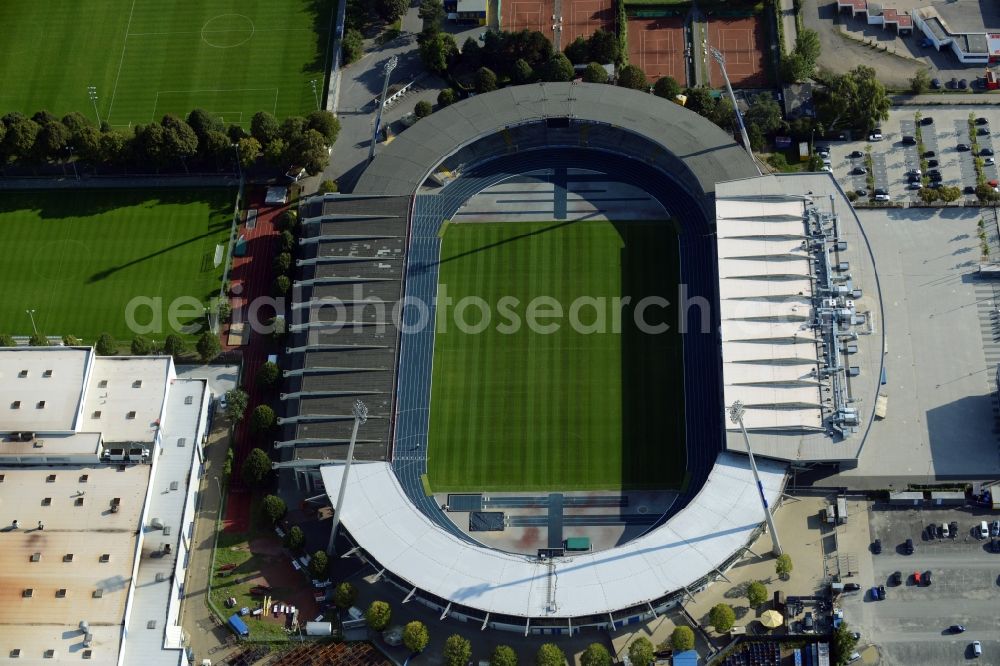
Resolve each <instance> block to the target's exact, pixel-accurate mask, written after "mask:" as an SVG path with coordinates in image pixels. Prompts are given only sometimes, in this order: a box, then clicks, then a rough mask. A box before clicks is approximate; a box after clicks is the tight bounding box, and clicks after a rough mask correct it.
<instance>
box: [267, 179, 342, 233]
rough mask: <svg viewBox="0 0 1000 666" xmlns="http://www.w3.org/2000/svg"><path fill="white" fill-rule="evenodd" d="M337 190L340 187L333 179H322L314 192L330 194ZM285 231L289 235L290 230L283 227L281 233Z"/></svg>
mask: <svg viewBox="0 0 1000 666" xmlns="http://www.w3.org/2000/svg"><path fill="white" fill-rule="evenodd" d="M339 191H340V188H339V187H338V186H337V181H335V180H324V181H322V182H321V183H320V184H319V189H318V190H316V192H317V193H318V194H332V193H334V192H339ZM285 232H288V234H289V235H291V233H292V232H290V231H288V229H285V231H283V232H281V233H285Z"/></svg>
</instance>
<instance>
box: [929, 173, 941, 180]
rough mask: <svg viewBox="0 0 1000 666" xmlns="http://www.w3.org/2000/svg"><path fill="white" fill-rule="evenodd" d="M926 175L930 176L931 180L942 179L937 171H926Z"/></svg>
mask: <svg viewBox="0 0 1000 666" xmlns="http://www.w3.org/2000/svg"><path fill="white" fill-rule="evenodd" d="M927 177H928V178H930V179H931V180H935V181H940V180H942V178H941V173H940V172H939V171H928V172H927Z"/></svg>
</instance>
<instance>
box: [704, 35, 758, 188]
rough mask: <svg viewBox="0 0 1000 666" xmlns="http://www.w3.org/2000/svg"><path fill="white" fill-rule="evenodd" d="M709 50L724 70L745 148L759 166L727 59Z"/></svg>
mask: <svg viewBox="0 0 1000 666" xmlns="http://www.w3.org/2000/svg"><path fill="white" fill-rule="evenodd" d="M708 50H709V52H710V53H711V54H712V57H713V58H714V59H715V62H717V63H719V69H721V70H722V78H723V80H724V81H725V82H726V90H727V91H728V92H729V101H731V102H732V103H733V111H735V112H736V122H737V123H738V124H739V126H740V136H741V137H742V138H743V147H744V148H746V151H747V153H749V154H750V159H751V160H753V163H754V166H757V160H756V159H754V156H753V149H752V148H750V137H748V136H747V128H746V126H745V125H744V124H743V114H742V113H740V107H739V105H738V104H737V103H736V95H735V93H733V86H732V85H731V84H730V83H729V74H728V73H727V72H726V57H725V56H724V55H722V52H721V51H719V49H717V48H715V47H714V46H709V47H708ZM757 173H760V168H758V169H757Z"/></svg>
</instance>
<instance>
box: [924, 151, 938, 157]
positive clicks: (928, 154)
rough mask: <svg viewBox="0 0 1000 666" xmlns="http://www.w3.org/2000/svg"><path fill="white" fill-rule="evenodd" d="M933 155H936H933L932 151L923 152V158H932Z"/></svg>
mask: <svg viewBox="0 0 1000 666" xmlns="http://www.w3.org/2000/svg"><path fill="white" fill-rule="evenodd" d="M935 155H937V153H935V152H934V151H933V150H925V151H924V157H934V156H935Z"/></svg>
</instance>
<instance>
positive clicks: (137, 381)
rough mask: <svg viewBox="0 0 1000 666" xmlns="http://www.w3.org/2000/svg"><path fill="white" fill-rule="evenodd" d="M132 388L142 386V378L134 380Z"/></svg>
mask: <svg viewBox="0 0 1000 666" xmlns="http://www.w3.org/2000/svg"><path fill="white" fill-rule="evenodd" d="M132 388H142V380H141V379H137V380H135V381H134V382H132Z"/></svg>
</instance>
